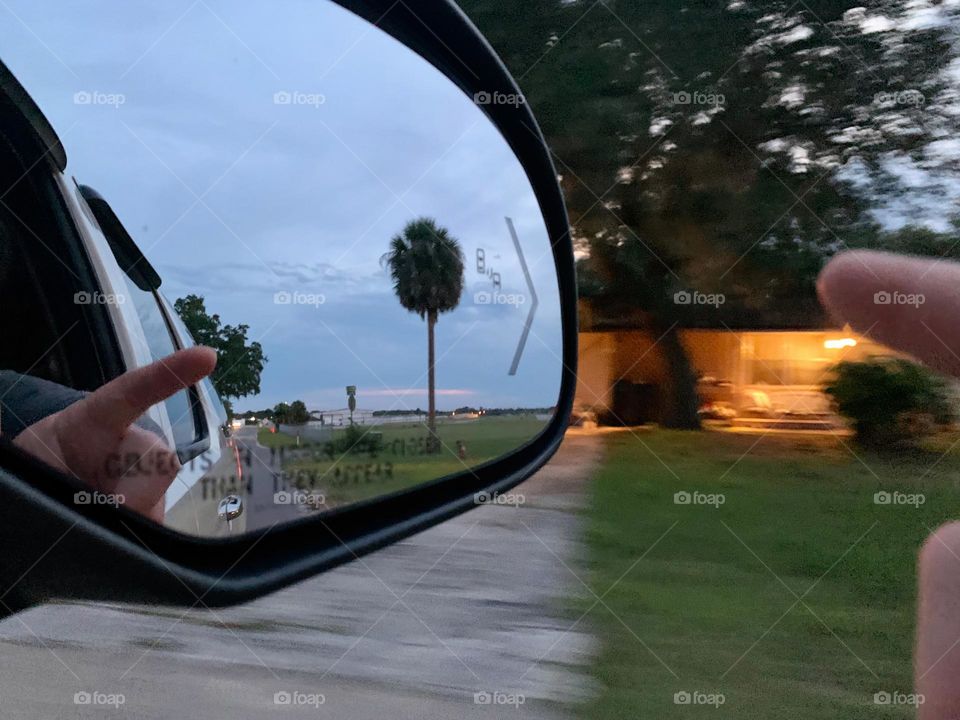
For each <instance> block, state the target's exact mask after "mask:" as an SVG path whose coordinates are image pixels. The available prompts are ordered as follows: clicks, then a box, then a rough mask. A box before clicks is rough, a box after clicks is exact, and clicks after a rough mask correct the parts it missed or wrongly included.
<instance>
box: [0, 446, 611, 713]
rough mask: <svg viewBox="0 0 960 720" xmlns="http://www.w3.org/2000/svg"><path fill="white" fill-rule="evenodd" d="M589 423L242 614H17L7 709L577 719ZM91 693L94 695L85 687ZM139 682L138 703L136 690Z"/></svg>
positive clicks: (5, 647) (6, 679)
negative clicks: (367, 551) (427, 517)
mask: <svg viewBox="0 0 960 720" xmlns="http://www.w3.org/2000/svg"><path fill="white" fill-rule="evenodd" d="M600 455H601V445H600V440H599V438H597V437H596V436H592V435H589V434H582V433H579V432H577V431H573V432H571V434H570V435H569V436H568V439H567V440H566V441H565V443H564V445H563V447H562V449H561V450H560V452H559V453H558V454H557V456H556V457H555V458H554V460H553V461H552V462H551V463H550V464H549V465H548V466H547V467H546V468H544V470H542V471H541V472H540V473H538V474H537V475H536V476H535V477H533V478H531V479H530V480H529V481H527V482H526V483H524V484H523V485H522V486H520V487H519V488H517V489H516V490H515V492H516V493H519V494H522V495H523V496H524V497H523V500H524V502H523V503H522V504H521V505H520V506H519V507H511V506H484V507H480V508H478V509H476V510H473V511H471V512H469V513H467V514H466V515H463V516H461V517H458V518H455V519H453V520H451V521H449V522H446V523H444V524H442V525H439V526H437V527H436V528H433V529H431V530H429V531H427V532H424V533H421V534H420V535H417V536H415V537H413V538H410V539H408V540H406V541H404V542H402V543H399V544H397V545H395V546H393V547H390V548H387V549H385V550H381V551H379V552H377V553H375V554H373V555H371V556H368V557H366V558H364V559H362V560H360V561H356V562H354V563H352V564H350V565H348V566H345V567H343V568H339V569H337V570H335V571H332V572H329V573H327V574H325V575H323V576H321V577H318V578H314V579H312V580H309V581H306V582H303V583H301V584H299V585H297V586H295V587H293V588H289V589H287V590H284V591H282V592H278V593H275V594H274V595H271V596H270V597H267V598H264V599H261V600H259V601H256V602H253V603H249V604H247V605H243V606H240V607H236V608H231V609H229V610H208V609H199V610H194V611H189V612H187V613H183V612H182V611H176V610H171V609H169V608H155V607H133V606H104V605H89V604H64V605H56V606H47V607H42V608H37V609H34V610H31V611H28V612H26V613H23V614H21V615H19V616H15V617H12V618H8V619H7V620H5V621H3V622H2V623H0V645H2V652H3V662H2V663H0V707H2V708H3V710H4V716H5V717H44V718H61V717H62V718H78V717H81V718H85V717H131V718H231V717H236V718H248V717H249V718H253V717H261V716H263V715H271V716H272V715H273V714H277V715H282V716H285V717H291V718H292V717H337V718H348V719H357V720H359V719H360V718H376V719H377V720H382V719H383V718H385V717H389V718H418V719H423V718H473V717H478V718H479V717H483V718H496V717H511V718H516V717H525V718H559V717H565V716H567V715H568V714H569V709H570V707H571V705H572V704H574V703H576V702H577V701H578V700H580V699H581V698H583V697H585V696H586V695H587V694H588V693H589V692H590V688H589V686H588V684H587V681H586V679H585V674H584V672H583V667H584V666H585V665H586V664H587V663H588V662H589V659H590V657H591V656H592V653H593V652H594V645H593V640H592V638H591V637H590V636H589V635H586V634H584V630H585V628H584V627H582V626H581V625H577V626H576V629H575V630H573V631H571V630H570V627H571V625H572V624H573V621H574V619H575V617H570V615H569V613H566V612H564V609H563V600H564V599H565V598H569V597H570V596H572V595H576V594H578V593H581V592H584V590H583V588H582V585H581V584H580V582H579V581H578V580H577V579H576V577H575V576H574V575H573V572H580V570H579V568H580V567H582V565H581V564H580V562H579V558H578V553H579V548H580V546H579V540H578V538H579V533H580V516H579V514H578V509H579V508H580V506H581V504H582V500H583V492H584V490H585V486H586V480H587V479H588V478H589V476H590V473H591V472H592V470H593V468H594V467H595V466H596V464H597V463H598V462H599V460H600ZM76 693H89V695H82V694H81V695H79V696H77V701H78V702H79V703H81V704H75V694H76ZM121 696H122V699H123V702H122V704H121V703H120V698H121ZM88 699H89V701H90V702H89V703H88V704H84V703H85V701H86V700H88Z"/></svg>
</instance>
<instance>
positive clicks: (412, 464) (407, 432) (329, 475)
mask: <svg viewBox="0 0 960 720" xmlns="http://www.w3.org/2000/svg"><path fill="white" fill-rule="evenodd" d="M546 424H547V421H545V420H538V419H537V418H536V417H534V416H533V415H521V416H495V417H481V418H478V419H476V420H468V421H463V422H439V423H438V424H437V435H438V436H439V438H440V443H441V446H440V448H439V451H438V452H436V453H433V454H431V453H428V452H427V449H428V444H427V440H428V432H427V428H426V425H425V424H422V423H421V424H417V423H410V424H385V425H365V426H357V427H358V428H359V429H360V431H361V432H362V433H363V435H362V436H361V437H364V441H361V442H359V443H356V445H355V447H354V449H353V450H352V451H351V452H342V451H338V450H337V449H334V447H333V446H334V445H336V444H337V438H340V437H343V436H342V433H345V432H346V430H340V429H338V430H336V431H335V432H334V436H333V437H334V441H333V442H332V443H330V444H327V443H319V444H313V445H309V446H306V444H305V443H301V446H300V447H299V448H298V446H297V439H296V437H294V436H292V435H288V434H285V433H280V432H277V433H272V432H270V430H268V429H266V428H261V429H260V431H259V432H258V434H257V439H258V441H259V442H260V444H261V445H264V446H267V447H273V448H278V449H282V450H283V452H284V457H283V461H282V467H283V471H284V474H285V475H286V476H287V477H288V482H289V484H290V485H291V486H292V487H297V488H298V489H301V490H305V491H309V490H313V491H315V492H319V493H322V494H323V495H324V498H325V501H326V507H331V506H337V505H344V504H347V503H351V502H357V501H358V500H365V499H368V498H371V497H376V496H378V495H383V494H385V493H390V492H394V491H397V490H402V489H404V488H408V487H413V486H415V485H418V484H420V483H424V482H428V481H430V480H436V479H437V478H440V477H443V476H446V475H450V474H453V473H456V472H461V471H463V470H465V469H467V468H470V467H473V466H476V465H480V464H482V463H485V462H489V461H491V460H495V459H496V458H498V457H501V456H502V455H505V454H506V453H509V452H511V451H513V450H515V449H517V448H518V447H519V446H521V445H523V444H525V443H527V442H528V441H530V440H532V439H533V438H534V437H536V436H537V435H538V434H539V433H540V432H541V431H542V430H543V429H544V428H545V427H546ZM373 433H380V441H379V442H378V443H377V444H378V448H377V449H376V450H374V451H372V452H371V451H369V450H367V449H366V448H365V447H364V445H365V444H366V443H365V441H366V440H367V439H370V438H369V434H373ZM461 447H463V457H460V448H461Z"/></svg>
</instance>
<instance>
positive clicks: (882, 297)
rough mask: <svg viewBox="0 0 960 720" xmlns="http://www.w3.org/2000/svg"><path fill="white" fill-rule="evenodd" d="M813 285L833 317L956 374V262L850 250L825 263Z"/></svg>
mask: <svg viewBox="0 0 960 720" xmlns="http://www.w3.org/2000/svg"><path fill="white" fill-rule="evenodd" d="M817 290H818V293H819V295H820V300H821V301H822V302H823V304H824V305H825V306H826V308H827V310H829V311H830V314H831V315H832V316H833V317H834V319H835V320H836V321H837V322H841V323H849V324H850V326H851V327H852V328H853V329H854V330H856V331H858V332H860V333H864V334H867V335H869V336H870V337H872V338H873V339H875V340H878V341H879V342H882V343H884V344H885V345H889V346H890V347H893V348H896V349H897V350H902V351H904V352H906V353H909V354H911V355H913V356H915V357H917V358H918V359H920V360H922V361H924V362H925V363H927V364H928V365H930V366H931V367H933V368H935V369H937V370H940V371H942V372H946V373H950V374H952V375H960V333H958V332H957V327H958V324H957V322H958V321H957V319H958V317H960V265H958V264H957V263H954V262H950V261H947V260H940V259H936V258H920V257H906V256H902V255H894V254H892V253H884V252H874V251H869V250H855V251H852V252H846V253H841V254H839V255H837V256H835V257H834V258H833V259H832V260H831V261H830V262H829V263H827V266H826V267H825V268H824V269H823V271H822V272H821V273H820V277H819V279H818V280H817Z"/></svg>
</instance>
